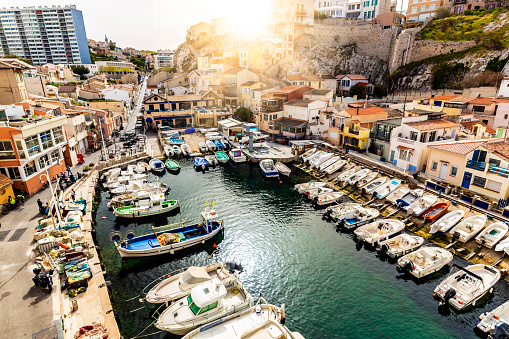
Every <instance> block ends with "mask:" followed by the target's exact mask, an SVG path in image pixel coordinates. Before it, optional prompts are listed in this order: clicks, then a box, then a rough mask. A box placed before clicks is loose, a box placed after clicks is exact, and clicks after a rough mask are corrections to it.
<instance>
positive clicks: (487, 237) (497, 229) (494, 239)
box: [475, 222, 509, 248]
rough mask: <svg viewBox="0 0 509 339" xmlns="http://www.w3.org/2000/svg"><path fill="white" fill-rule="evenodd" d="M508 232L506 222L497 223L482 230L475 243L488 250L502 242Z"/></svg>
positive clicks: (508, 228)
mask: <svg viewBox="0 0 509 339" xmlns="http://www.w3.org/2000/svg"><path fill="white" fill-rule="evenodd" d="M508 231H509V227H508V226H507V224H506V223H505V222H495V223H493V224H491V225H489V226H488V227H486V228H485V229H484V230H482V232H481V233H479V235H478V236H477V237H475V241H477V243H478V244H480V245H483V246H486V247H487V248H492V247H493V246H495V245H496V244H497V243H498V242H499V241H500V240H502V238H503V237H504V236H505V235H506V234H507V232H508Z"/></svg>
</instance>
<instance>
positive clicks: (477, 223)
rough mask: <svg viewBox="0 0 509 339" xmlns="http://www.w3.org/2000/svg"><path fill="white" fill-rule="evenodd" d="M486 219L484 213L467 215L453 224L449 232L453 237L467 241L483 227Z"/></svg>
mask: <svg viewBox="0 0 509 339" xmlns="http://www.w3.org/2000/svg"><path fill="white" fill-rule="evenodd" d="M486 220H487V216H486V214H477V215H474V216H471V217H468V218H466V219H464V220H463V221H462V222H460V223H459V224H457V225H456V226H454V227H453V228H452V229H451V230H450V231H449V233H450V234H451V235H452V237H453V239H455V240H459V241H461V242H467V241H469V240H470V239H472V238H473V237H474V236H475V235H476V234H477V233H479V232H480V231H481V230H482V229H483V228H484V225H486Z"/></svg>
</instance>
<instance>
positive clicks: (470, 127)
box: [460, 121, 497, 134]
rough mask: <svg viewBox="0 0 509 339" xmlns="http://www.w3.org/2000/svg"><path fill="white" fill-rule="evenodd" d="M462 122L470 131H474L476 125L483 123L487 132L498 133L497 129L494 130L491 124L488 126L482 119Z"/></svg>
mask: <svg viewBox="0 0 509 339" xmlns="http://www.w3.org/2000/svg"><path fill="white" fill-rule="evenodd" d="M460 124H461V126H463V127H465V128H466V129H468V130H469V131H472V130H473V129H474V126H475V125H481V126H484V127H486V132H487V133H489V134H495V133H497V131H496V130H494V129H493V128H491V127H489V126H486V124H485V123H484V122H482V121H465V122H461V123H460Z"/></svg>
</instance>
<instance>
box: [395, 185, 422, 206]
mask: <svg viewBox="0 0 509 339" xmlns="http://www.w3.org/2000/svg"><path fill="white" fill-rule="evenodd" d="M423 194H424V190H422V189H420V188H418V189H414V190H410V191H408V192H407V193H406V194H405V195H403V196H402V197H401V198H398V199H396V202H395V204H396V205H397V206H399V207H400V208H404V207H407V206H409V205H410V204H411V203H413V202H414V201H416V200H417V199H419V198H420V197H422V196H423Z"/></svg>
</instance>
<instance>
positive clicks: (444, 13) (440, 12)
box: [435, 6, 451, 20]
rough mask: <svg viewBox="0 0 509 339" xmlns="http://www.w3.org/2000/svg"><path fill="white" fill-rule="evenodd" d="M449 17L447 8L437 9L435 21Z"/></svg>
mask: <svg viewBox="0 0 509 339" xmlns="http://www.w3.org/2000/svg"><path fill="white" fill-rule="evenodd" d="M450 16H451V12H450V11H449V10H448V9H447V7H443V6H442V7H438V9H437V12H436V13H435V19H437V20H439V19H445V18H448V17H450Z"/></svg>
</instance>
